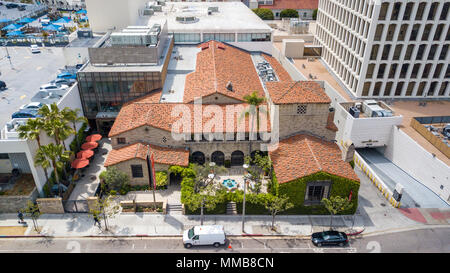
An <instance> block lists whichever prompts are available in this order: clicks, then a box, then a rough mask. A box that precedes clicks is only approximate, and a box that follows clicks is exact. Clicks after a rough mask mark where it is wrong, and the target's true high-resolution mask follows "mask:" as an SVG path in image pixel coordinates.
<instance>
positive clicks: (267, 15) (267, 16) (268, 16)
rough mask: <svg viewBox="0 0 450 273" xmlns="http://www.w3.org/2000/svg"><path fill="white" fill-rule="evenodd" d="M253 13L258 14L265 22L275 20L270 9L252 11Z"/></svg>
mask: <svg viewBox="0 0 450 273" xmlns="http://www.w3.org/2000/svg"><path fill="white" fill-rule="evenodd" d="M252 11H253V12H254V13H256V15H258V16H259V18H261V19H263V20H273V18H274V17H273V12H272V11H271V10H270V9H264V8H262V9H260V8H257V9H252Z"/></svg>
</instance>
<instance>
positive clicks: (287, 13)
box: [280, 9, 298, 18]
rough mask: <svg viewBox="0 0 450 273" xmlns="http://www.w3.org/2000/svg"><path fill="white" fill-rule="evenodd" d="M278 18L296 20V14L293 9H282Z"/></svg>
mask: <svg viewBox="0 0 450 273" xmlns="http://www.w3.org/2000/svg"><path fill="white" fill-rule="evenodd" d="M280 18H298V12H297V11H296V10H295V9H284V10H282V11H281V12H280Z"/></svg>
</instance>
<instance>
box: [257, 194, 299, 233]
mask: <svg viewBox="0 0 450 273" xmlns="http://www.w3.org/2000/svg"><path fill="white" fill-rule="evenodd" d="M264 206H265V207H266V209H268V210H269V211H270V214H271V215H272V227H271V229H272V230H275V216H276V215H277V214H278V213H279V212H282V211H285V210H288V209H290V208H292V207H293V206H294V204H292V203H291V202H289V197H288V196H286V195H283V196H276V195H271V194H268V196H267V199H266V201H265V203H264Z"/></svg>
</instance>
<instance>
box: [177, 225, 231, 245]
mask: <svg viewBox="0 0 450 273" xmlns="http://www.w3.org/2000/svg"><path fill="white" fill-rule="evenodd" d="M225 243H226V236H225V231H224V229H223V226H220V225H211V226H194V227H193V228H191V229H188V230H185V231H184V233H183V244H184V247H186V248H191V247H192V246H194V245H196V246H197V245H213V246H215V247H219V246H221V245H223V244H225Z"/></svg>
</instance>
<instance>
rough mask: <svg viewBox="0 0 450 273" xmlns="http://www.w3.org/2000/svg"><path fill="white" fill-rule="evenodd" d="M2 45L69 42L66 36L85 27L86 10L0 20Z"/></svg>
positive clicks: (86, 23)
mask: <svg viewBox="0 0 450 273" xmlns="http://www.w3.org/2000/svg"><path fill="white" fill-rule="evenodd" d="M0 25H4V26H3V27H2V28H1V31H2V38H1V42H3V43H12V44H22V43H32V44H35V43H45V42H50V43H52V44H58V43H65V44H67V43H68V42H69V38H68V36H69V35H70V34H71V33H72V32H74V31H76V30H77V29H78V27H86V25H88V19H87V16H86V10H80V11H77V12H72V13H58V14H47V15H44V16H42V17H38V16H36V17H23V18H20V19H16V20H11V19H6V18H3V19H0Z"/></svg>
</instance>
